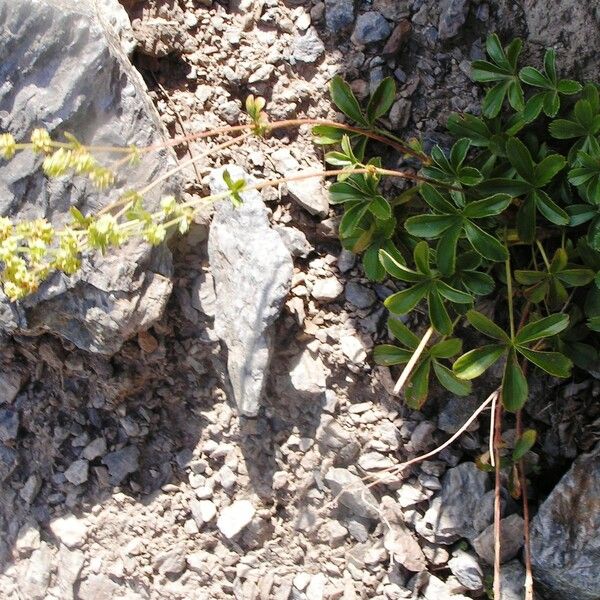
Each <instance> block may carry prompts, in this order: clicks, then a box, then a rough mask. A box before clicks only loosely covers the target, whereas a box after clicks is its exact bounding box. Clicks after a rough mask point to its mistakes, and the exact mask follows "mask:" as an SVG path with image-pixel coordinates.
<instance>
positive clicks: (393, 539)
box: [380, 496, 426, 572]
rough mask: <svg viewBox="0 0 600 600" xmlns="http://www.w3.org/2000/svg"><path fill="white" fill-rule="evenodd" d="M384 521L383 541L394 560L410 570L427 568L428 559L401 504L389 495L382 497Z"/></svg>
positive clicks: (381, 508)
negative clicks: (410, 528) (405, 517)
mask: <svg viewBox="0 0 600 600" xmlns="http://www.w3.org/2000/svg"><path fill="white" fill-rule="evenodd" d="M380 510H381V514H382V516H383V519H382V523H383V525H384V528H385V534H384V536H383V543H384V546H385V548H386V550H387V551H388V552H389V553H390V554H391V555H392V557H393V559H394V561H397V562H399V563H400V564H401V565H402V566H403V567H404V568H406V569H408V570H409V571H413V572H419V571H423V570H424V569H425V568H426V560H425V555H424V554H423V551H422V550H421V547H420V546H419V544H418V542H417V540H416V539H415V537H414V535H413V534H412V533H411V531H410V530H409V529H408V527H407V526H406V524H405V523H404V518H403V516H402V509H401V507H400V505H399V504H398V503H397V502H395V501H394V500H392V498H390V497H389V496H384V497H383V498H382V499H381V505H380Z"/></svg>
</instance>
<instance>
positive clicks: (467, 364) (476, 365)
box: [452, 344, 506, 379]
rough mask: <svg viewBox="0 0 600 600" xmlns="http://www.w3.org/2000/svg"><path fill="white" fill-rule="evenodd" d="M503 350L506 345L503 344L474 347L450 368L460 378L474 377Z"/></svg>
mask: <svg viewBox="0 0 600 600" xmlns="http://www.w3.org/2000/svg"><path fill="white" fill-rule="evenodd" d="M505 352H506V346H505V345H503V344H490V345H488V346H482V347H481V348H475V350H471V351H469V352H467V353H466V354H463V355H462V356H461V357H460V358H459V359H457V361H456V362H455V363H454V365H453V366H452V370H453V371H454V374H455V375H456V376H457V377H459V378H460V379H475V378H476V377H479V376H480V375H481V374H482V373H483V372H484V371H486V370H487V369H489V368H490V367H491V366H492V365H493V364H494V363H495V362H496V361H497V360H498V359H499V358H500V357H501V356H502V355H503V354H504V353H505Z"/></svg>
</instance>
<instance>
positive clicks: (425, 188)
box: [420, 183, 457, 214]
mask: <svg viewBox="0 0 600 600" xmlns="http://www.w3.org/2000/svg"><path fill="white" fill-rule="evenodd" d="M420 192H421V196H422V197H423V199H424V200H425V202H427V204H429V206H431V208H433V210H435V211H437V212H440V213H443V214H453V213H454V214H456V213H457V210H456V208H455V207H454V206H453V205H452V204H451V203H450V202H448V200H446V198H444V196H442V194H441V193H440V192H439V191H438V190H436V189H435V188H434V187H433V186H432V185H430V184H429V183H424V184H423V185H421V188H420Z"/></svg>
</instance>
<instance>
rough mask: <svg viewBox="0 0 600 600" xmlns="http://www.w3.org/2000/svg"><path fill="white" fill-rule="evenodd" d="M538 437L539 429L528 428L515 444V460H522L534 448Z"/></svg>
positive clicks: (513, 456)
mask: <svg viewBox="0 0 600 600" xmlns="http://www.w3.org/2000/svg"><path fill="white" fill-rule="evenodd" d="M536 438H537V431H536V430H535V429H526V430H525V431H524V432H523V434H522V435H521V437H520V438H519V439H518V440H517V443H516V444H515V448H514V450H513V453H512V459H513V460H514V461H515V462H517V461H519V460H521V459H522V458H523V457H524V456H525V455H526V454H527V453H528V452H529V451H530V450H531V449H532V448H533V446H534V444H535V440H536Z"/></svg>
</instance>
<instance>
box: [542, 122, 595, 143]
mask: <svg viewBox="0 0 600 600" xmlns="http://www.w3.org/2000/svg"><path fill="white" fill-rule="evenodd" d="M549 130H550V135H551V136H552V137H553V138H556V139H557V140H569V139H572V138H578V137H583V136H585V135H587V130H586V129H585V128H584V127H583V126H582V125H580V124H579V123H577V122H576V121H570V120H567V119H556V121H552V123H550V126H549Z"/></svg>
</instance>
